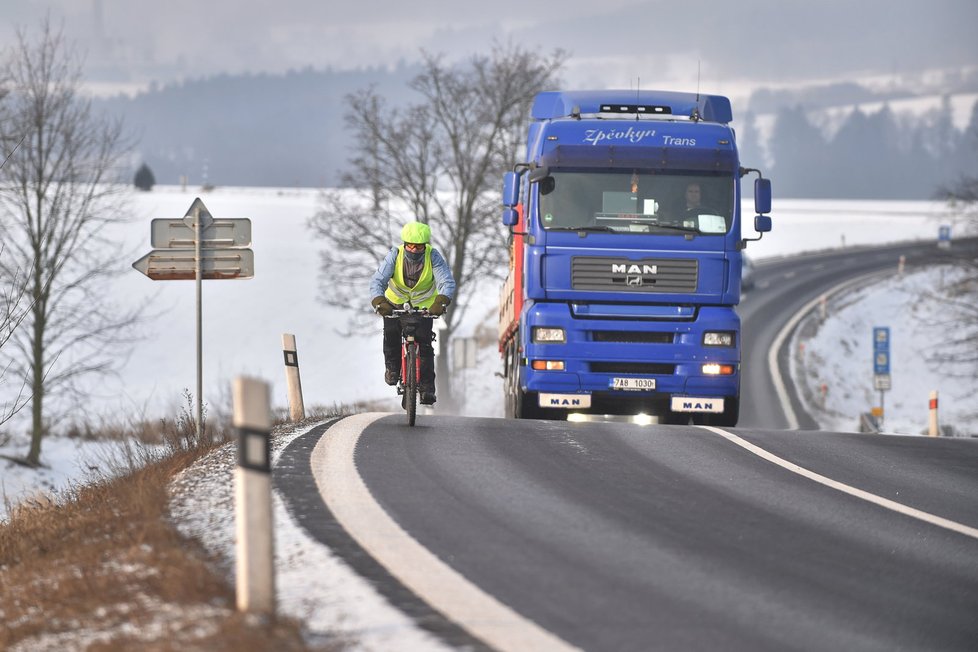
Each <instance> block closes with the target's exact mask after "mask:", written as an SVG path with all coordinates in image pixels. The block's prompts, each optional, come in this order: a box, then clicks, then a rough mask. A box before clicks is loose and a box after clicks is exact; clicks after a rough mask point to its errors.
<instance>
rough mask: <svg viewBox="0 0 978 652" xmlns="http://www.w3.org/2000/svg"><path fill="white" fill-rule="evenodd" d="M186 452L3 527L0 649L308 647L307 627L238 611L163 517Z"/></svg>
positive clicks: (31, 509)
mask: <svg viewBox="0 0 978 652" xmlns="http://www.w3.org/2000/svg"><path fill="white" fill-rule="evenodd" d="M206 452H208V448H206V447H202V448H195V449H191V450H177V451H176V452H175V453H174V454H172V455H171V456H168V457H166V458H165V459H162V460H157V461H153V462H151V463H149V464H148V465H146V466H144V467H142V468H139V469H138V470H135V471H133V472H131V473H129V474H127V475H125V476H123V477H119V478H116V479H113V480H104V481H101V482H98V483H95V484H93V485H88V486H85V487H81V488H78V489H76V490H74V491H73V492H72V493H71V495H70V496H68V497H67V499H66V500H61V501H57V502H48V503H44V502H39V503H34V504H27V505H22V506H20V507H18V508H17V509H15V510H14V512H13V513H12V514H11V517H10V520H9V521H8V522H7V523H6V524H3V525H0V623H2V625H0V649H11V648H13V649H18V648H19V649H24V650H44V649H50V650H63V649H89V650H131V649H146V650H175V649H181V650H231V649H233V650H245V651H247V650H304V649H308V648H307V646H306V644H305V643H304V642H303V639H302V636H301V631H300V626H299V624H298V623H296V622H294V621H292V620H289V619H284V618H279V619H277V620H266V619H262V618H258V617H255V616H248V615H244V614H240V613H238V612H237V611H235V609H234V591H233V588H232V587H231V586H230V585H229V584H228V582H227V581H225V580H224V579H223V578H221V577H219V576H218V575H216V574H214V572H212V570H211V567H210V566H209V564H208V560H207V559H206V558H205V556H204V553H203V552H202V551H201V548H200V547H199V546H198V545H197V544H196V543H195V542H193V541H189V540H186V539H184V538H182V537H181V536H180V535H179V534H178V533H177V532H176V530H175V529H174V528H173V527H171V526H170V524H169V523H168V522H167V519H166V508H167V507H166V506H167V486H168V484H169V481H170V479H171V478H172V477H173V476H174V474H175V473H177V472H178V471H180V470H182V469H183V468H185V467H187V466H188V465H189V464H191V463H192V462H193V461H194V460H196V459H197V458H199V457H200V456H201V455H203V454H204V453H206Z"/></svg>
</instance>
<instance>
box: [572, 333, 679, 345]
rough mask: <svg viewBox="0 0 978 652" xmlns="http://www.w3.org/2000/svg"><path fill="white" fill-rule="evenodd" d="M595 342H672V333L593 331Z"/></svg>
mask: <svg viewBox="0 0 978 652" xmlns="http://www.w3.org/2000/svg"><path fill="white" fill-rule="evenodd" d="M591 340H592V341H594V342H634V343H642V344H672V342H673V334H672V333H647V332H644V331H591Z"/></svg>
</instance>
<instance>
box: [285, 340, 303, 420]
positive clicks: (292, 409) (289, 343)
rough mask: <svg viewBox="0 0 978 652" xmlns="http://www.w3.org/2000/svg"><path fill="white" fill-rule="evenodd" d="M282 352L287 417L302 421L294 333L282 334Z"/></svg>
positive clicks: (300, 388) (297, 355)
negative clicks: (287, 400) (287, 406)
mask: <svg viewBox="0 0 978 652" xmlns="http://www.w3.org/2000/svg"><path fill="white" fill-rule="evenodd" d="M282 352H283V353H284V354H285V383H286V385H287V387H288V390H289V419H291V420H292V421H302V420H303V419H305V418H306V406H305V404H304V403H303V402H302V381H301V380H300V378H299V354H298V353H297V351H296V347H295V335H293V334H292V333H283V334H282Z"/></svg>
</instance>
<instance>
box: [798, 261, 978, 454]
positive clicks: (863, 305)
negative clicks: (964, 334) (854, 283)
mask: <svg viewBox="0 0 978 652" xmlns="http://www.w3.org/2000/svg"><path fill="white" fill-rule="evenodd" d="M955 273H957V272H956V271H955V270H954V269H953V268H950V267H947V266H938V265H935V266H928V267H924V268H918V269H916V270H908V272H907V273H905V274H904V275H903V276H897V275H894V276H892V277H890V278H887V279H885V280H882V281H879V282H876V283H873V284H871V285H864V286H861V287H857V288H851V289H849V290H846V291H843V292H841V293H839V294H837V295H835V296H833V297H831V298H830V299H829V300H828V302H827V311H826V312H827V316H826V318H825V319H824V320H823V319H821V317H820V315H819V309H818V308H816V309H815V310H814V311H813V312H812V313H811V314H810V315H808V317H807V318H805V319H804V320H803V321H802V322H801V323H800V324H799V326H798V328H797V329H796V331H795V334H794V336H793V338H792V341H791V352H792V353H791V376H792V381H793V382H794V384H795V386H796V387H797V388H798V390H799V394H800V396H801V397H802V400H803V402H804V403H805V409H806V410H807V411H808V413H809V414H810V415H811V416H812V417H813V418H814V419H815V420H816V421H817V422H818V424H819V428H820V429H821V430H827V431H839V432H858V430H859V416H860V414H861V413H864V412H866V413H868V412H870V409H871V408H872V407H874V406H879V404H880V393H879V392H878V391H877V390H875V389H874V387H873V341H872V334H873V328H874V327H877V326H886V327H889V328H890V346H891V351H890V353H891V356H890V359H891V369H892V373H891V377H892V389H891V390H890V391H887V392H885V396H884V404H883V408H884V423H883V431H884V432H886V433H892V434H903V435H920V434H924V433H925V432H926V430H927V420H928V401H929V396H930V392H931V391H932V390H936V391H937V392H938V393H939V396H940V399H939V405H940V423H941V425H942V426H950V427H951V428H952V429H953V432H954V433H955V434H956V436H978V407H976V404H975V398H974V397H975V396H976V393H978V378H976V377H975V375H971V376H969V377H960V376H957V377H955V376H950V375H946V374H944V373H943V372H942V371H941V370H939V369H937V368H935V367H934V365H933V364H930V363H929V362H928V360H927V358H928V356H929V355H930V354H931V353H932V352H933V347H934V344H935V343H937V342H942V341H944V339H946V336H947V333H946V328H947V326H946V325H945V324H942V323H940V320H938V319H935V317H936V315H933V314H931V315H927V314H926V313H924V312H923V311H922V310H921V300H920V298H921V296H923V295H924V293H926V292H931V291H935V290H938V289H940V288H942V287H943V286H944V284H945V283H946V282H948V281H949V280H950V279H951V277H952V275H953V274H955Z"/></svg>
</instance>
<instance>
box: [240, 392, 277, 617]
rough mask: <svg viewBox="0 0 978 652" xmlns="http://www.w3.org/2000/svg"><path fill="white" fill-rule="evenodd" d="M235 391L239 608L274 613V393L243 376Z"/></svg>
mask: <svg viewBox="0 0 978 652" xmlns="http://www.w3.org/2000/svg"><path fill="white" fill-rule="evenodd" d="M232 393H233V398H234V429H235V432H236V433H237V439H238V466H237V468H235V470H234V488H235V500H234V505H235V532H236V535H237V536H236V538H237V543H236V545H235V553H236V563H235V577H236V582H235V592H236V597H237V607H238V611H251V612H258V613H265V614H269V615H274V613H275V547H274V537H273V534H272V467H271V462H272V460H271V430H272V413H271V399H270V391H269V387H268V383H266V382H264V381H261V380H258V379H256V378H246V377H238V378H235V379H234V384H233V388H232Z"/></svg>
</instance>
